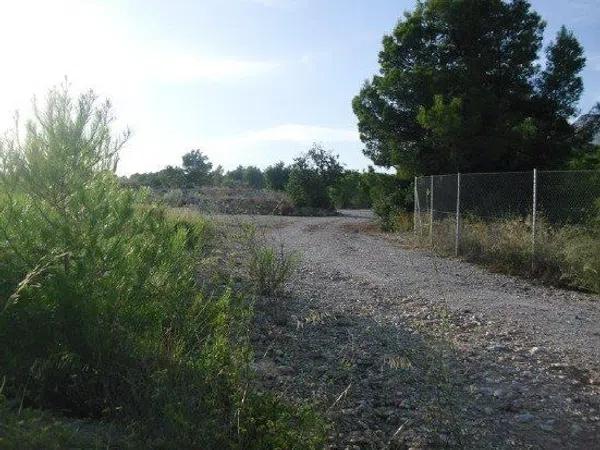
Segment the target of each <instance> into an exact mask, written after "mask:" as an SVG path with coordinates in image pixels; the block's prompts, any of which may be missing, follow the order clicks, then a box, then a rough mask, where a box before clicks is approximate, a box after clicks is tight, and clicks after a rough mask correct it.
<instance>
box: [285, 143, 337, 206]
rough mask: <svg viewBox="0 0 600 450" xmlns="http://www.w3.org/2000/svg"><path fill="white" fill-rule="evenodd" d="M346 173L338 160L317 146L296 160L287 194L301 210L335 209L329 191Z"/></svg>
mask: <svg viewBox="0 0 600 450" xmlns="http://www.w3.org/2000/svg"><path fill="white" fill-rule="evenodd" d="M342 173H343V168H342V166H341V164H340V163H339V161H338V156H337V155H334V154H333V153H331V152H329V151H326V150H324V149H323V148H322V147H321V146H319V145H317V144H314V145H313V146H312V147H311V148H310V150H308V152H307V153H306V154H303V155H301V156H299V157H298V158H296V160H295V162H294V164H293V165H292V167H291V170H290V175H289V179H288V183H287V185H286V191H287V192H288V194H289V195H290V197H291V198H292V200H293V202H294V204H295V205H296V206H297V207H299V208H305V207H308V208H321V209H333V203H332V201H331V197H330V195H329V190H330V188H331V187H332V186H333V185H334V184H335V183H336V181H337V180H338V178H339V177H340V176H341V175H342Z"/></svg>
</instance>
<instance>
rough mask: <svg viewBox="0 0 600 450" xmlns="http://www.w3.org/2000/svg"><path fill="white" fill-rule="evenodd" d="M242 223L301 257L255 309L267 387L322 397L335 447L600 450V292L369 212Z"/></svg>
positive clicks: (261, 374)
mask: <svg viewBox="0 0 600 450" xmlns="http://www.w3.org/2000/svg"><path fill="white" fill-rule="evenodd" d="M226 220H240V218H239V217H237V218H232V217H229V218H227V219H226ZM244 220H250V221H253V222H254V223H256V224H257V225H259V226H261V227H264V229H265V230H266V232H267V233H269V234H270V236H271V238H272V239H273V240H275V241H276V242H280V243H282V244H284V245H285V246H286V247H287V248H288V249H290V250H292V251H294V252H297V253H298V255H299V256H300V258H301V265H300V269H299V271H298V273H297V276H296V277H295V278H294V280H293V281H292V282H291V283H290V286H289V295H288V296H286V297H281V298H263V299H260V300H259V301H258V303H257V306H256V308H257V311H258V314H256V319H255V327H254V330H253V334H254V337H253V340H254V347H255V351H256V354H255V367H256V369H257V373H258V378H259V382H260V383H262V384H263V385H265V386H267V387H269V388H271V389H274V390H275V391H279V392H282V393H285V394H286V395H287V396H289V397H292V398H296V399H298V400H302V401H309V402H313V403H314V404H315V405H316V407H317V409H319V410H320V411H321V412H322V413H323V414H324V415H325V416H326V417H327V418H328V419H329V420H330V421H331V423H332V428H331V430H330V433H329V443H328V448H335V449H342V448H360V449H362V448H444V447H460V448H582V449H583V448H584V449H590V448H600V302H599V301H598V300H599V298H598V297H596V296H592V295H587V294H583V293H578V292H571V291H565V290H560V289H555V288H550V287H545V286H541V285H536V284H534V283H533V282H530V281H527V280H523V279H519V278H514V277H509V276H504V275H499V274H493V273H490V272H488V271H486V270H485V269H483V268H480V267H477V266H474V265H471V264H468V263H465V262H463V261H459V260H455V259H444V258H440V257H437V256H435V255H433V254H431V253H429V252H427V251H422V250H417V249H413V248H411V246H410V239H409V237H407V236H391V235H384V234H381V233H378V232H376V231H375V229H374V228H373V226H372V225H371V217H370V214H369V213H368V212H366V211H352V212H348V211H347V212H345V215H344V216H342V217H328V218H323V217H322V218H289V217H287V218H277V217H266V216H265V217H256V218H251V219H248V218H246V219H244Z"/></svg>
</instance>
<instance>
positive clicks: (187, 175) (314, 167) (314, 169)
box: [122, 144, 408, 210]
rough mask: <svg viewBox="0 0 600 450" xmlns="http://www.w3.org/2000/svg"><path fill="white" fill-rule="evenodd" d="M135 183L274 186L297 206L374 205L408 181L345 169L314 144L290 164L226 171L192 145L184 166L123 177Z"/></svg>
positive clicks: (190, 186) (153, 185) (399, 193)
mask: <svg viewBox="0 0 600 450" xmlns="http://www.w3.org/2000/svg"><path fill="white" fill-rule="evenodd" d="M122 182H123V184H126V185H129V186H133V187H149V188H152V189H156V190H160V189H164V190H173V189H181V190H186V189H197V188H201V187H205V186H217V187H219V186H220V187H239V188H248V189H270V190H274V191H281V192H286V193H287V194H288V195H289V197H290V198H291V200H292V201H293V203H294V204H295V205H296V206H297V207H298V208H317V209H328V210H331V209H334V208H370V207H371V206H373V205H376V206H377V207H378V208H379V209H385V207H383V206H382V205H383V203H386V202H387V201H388V200H385V199H387V198H389V197H390V193H389V191H390V190H394V191H397V192H395V193H394V194H393V195H392V196H391V198H397V197H398V196H400V197H402V198H404V197H405V193H404V190H405V189H407V188H408V185H407V183H405V182H402V181H400V180H399V179H398V178H397V177H396V176H395V175H389V174H382V173H376V172H375V170H374V169H373V168H372V167H370V168H369V170H367V171H364V172H359V171H357V170H347V169H344V167H343V165H342V163H341V162H340V161H339V155H336V154H334V153H333V152H332V151H328V150H325V149H324V148H323V147H322V146H321V145H319V144H313V145H312V147H310V148H309V149H308V151H306V152H305V153H303V154H301V155H299V156H298V157H296V158H295V159H294V160H293V162H292V163H291V164H285V163H284V162H283V161H279V162H277V163H274V164H271V165H270V166H268V167H267V168H265V169H264V170H261V169H260V168H258V167H255V166H241V165H240V166H238V167H236V168H235V169H233V170H230V171H227V172H225V171H224V170H223V168H222V167H221V166H216V167H214V166H213V164H212V162H211V161H210V160H209V159H208V157H207V156H206V155H205V154H203V153H202V152H201V151H200V150H192V151H190V152H188V153H186V154H185V155H183V157H182V164H181V167H175V166H167V167H166V168H164V169H162V170H159V171H158V172H149V173H136V174H133V175H131V176H129V177H125V178H123V179H122Z"/></svg>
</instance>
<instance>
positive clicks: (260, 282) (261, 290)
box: [249, 246, 296, 295]
mask: <svg viewBox="0 0 600 450" xmlns="http://www.w3.org/2000/svg"><path fill="white" fill-rule="evenodd" d="M295 267H296V261H295V258H294V257H293V256H292V255H290V254H288V253H286V252H285V250H284V248H283V246H280V247H279V248H274V247H258V248H256V249H254V250H253V251H252V255H251V259H250V267H249V269H250V270H249V272H250V279H251V280H252V283H253V285H254V288H255V290H256V292H257V293H258V294H261V295H279V294H281V293H282V292H283V288H284V286H285V283H286V282H287V281H288V280H289V278H290V276H291V275H292V273H293V272H294V270H295Z"/></svg>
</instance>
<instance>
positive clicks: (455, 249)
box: [454, 172, 460, 256]
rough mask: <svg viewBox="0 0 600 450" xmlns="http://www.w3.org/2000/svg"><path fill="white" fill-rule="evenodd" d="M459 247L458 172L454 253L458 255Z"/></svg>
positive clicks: (458, 174) (458, 178)
mask: <svg viewBox="0 0 600 450" xmlns="http://www.w3.org/2000/svg"><path fill="white" fill-rule="evenodd" d="M459 248H460V172H459V173H457V174H456V242H455V244H454V255H455V256H458V254H459Z"/></svg>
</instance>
